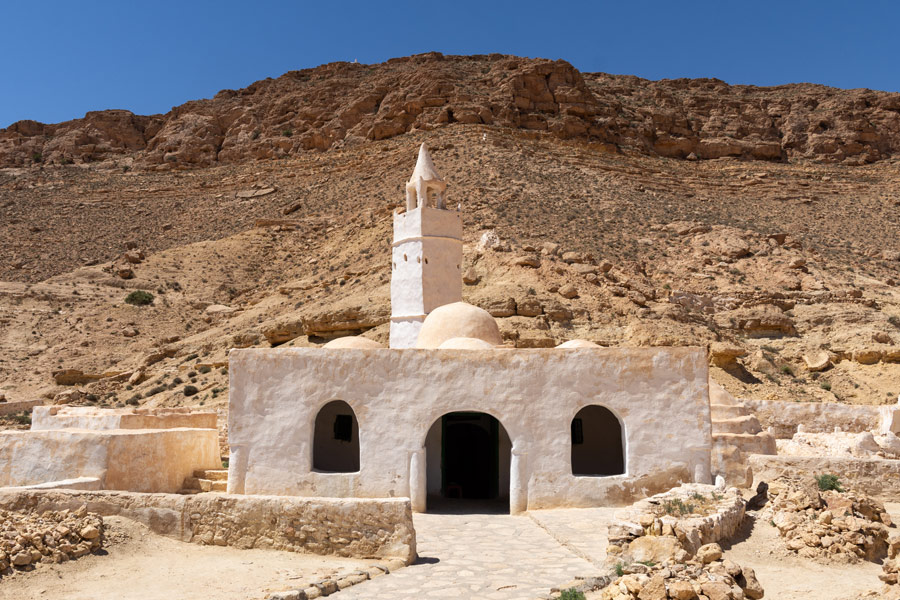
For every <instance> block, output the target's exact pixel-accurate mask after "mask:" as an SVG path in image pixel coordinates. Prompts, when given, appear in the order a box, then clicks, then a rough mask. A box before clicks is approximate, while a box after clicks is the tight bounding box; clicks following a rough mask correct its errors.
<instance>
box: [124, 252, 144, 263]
mask: <svg viewBox="0 0 900 600" xmlns="http://www.w3.org/2000/svg"><path fill="white" fill-rule="evenodd" d="M122 258H124V259H125V262H128V263H131V264H133V265H139V264H141V263H142V262H144V253H143V252H141V251H140V250H129V251H128V252H126V253H125V254H123V255H122Z"/></svg>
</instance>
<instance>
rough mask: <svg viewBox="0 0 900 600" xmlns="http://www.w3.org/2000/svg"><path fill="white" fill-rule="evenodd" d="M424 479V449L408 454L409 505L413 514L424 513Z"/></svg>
mask: <svg viewBox="0 0 900 600" xmlns="http://www.w3.org/2000/svg"><path fill="white" fill-rule="evenodd" d="M425 478H426V473H425V448H420V449H418V450H414V451H412V452H410V453H409V503H410V505H411V506H412V510H413V512H419V513H423V512H425V508H426V500H425V498H426V489H425V483H426V481H425Z"/></svg>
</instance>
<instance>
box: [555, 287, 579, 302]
mask: <svg viewBox="0 0 900 600" xmlns="http://www.w3.org/2000/svg"><path fill="white" fill-rule="evenodd" d="M558 293H559V295H560V296H562V297H563V298H566V299H567V300H570V299H572V298H577V297H578V288H576V287H575V286H574V285H572V284H571V283H567V284H566V285H564V286H562V287H561V288H559V292H558Z"/></svg>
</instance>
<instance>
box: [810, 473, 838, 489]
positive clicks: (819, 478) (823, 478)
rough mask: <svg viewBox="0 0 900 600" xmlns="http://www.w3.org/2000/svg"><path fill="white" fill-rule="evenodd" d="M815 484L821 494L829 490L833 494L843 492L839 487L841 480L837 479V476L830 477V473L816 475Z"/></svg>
mask: <svg viewBox="0 0 900 600" xmlns="http://www.w3.org/2000/svg"><path fill="white" fill-rule="evenodd" d="M816 483H817V484H818V485H819V490H820V491H822V492H827V491H829V490H834V491H835V492H843V491H844V489H843V488H842V487H841V480H840V479H838V476H837V475H832V474H830V473H825V474H824V475H816Z"/></svg>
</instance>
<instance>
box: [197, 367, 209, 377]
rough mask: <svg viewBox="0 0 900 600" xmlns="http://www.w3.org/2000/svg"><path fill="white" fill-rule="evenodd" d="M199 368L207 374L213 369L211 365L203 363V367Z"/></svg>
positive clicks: (198, 368)
mask: <svg viewBox="0 0 900 600" xmlns="http://www.w3.org/2000/svg"><path fill="white" fill-rule="evenodd" d="M197 370H198V371H200V372H201V373H203V374H204V375H206V374H207V373H209V372H210V371H212V367H210V366H209V365H203V366H202V367H197Z"/></svg>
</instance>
